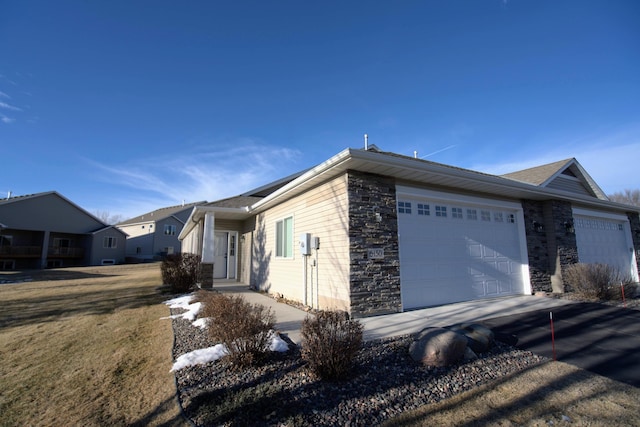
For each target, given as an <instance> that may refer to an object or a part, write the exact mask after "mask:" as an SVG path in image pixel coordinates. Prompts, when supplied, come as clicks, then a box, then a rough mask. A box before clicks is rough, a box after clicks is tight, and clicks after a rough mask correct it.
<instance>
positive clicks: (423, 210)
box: [418, 203, 431, 216]
mask: <svg viewBox="0 0 640 427" xmlns="http://www.w3.org/2000/svg"><path fill="white" fill-rule="evenodd" d="M418 215H424V216H429V215H431V212H430V211H429V205H424V204H422V203H418Z"/></svg>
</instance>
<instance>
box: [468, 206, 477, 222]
mask: <svg viewBox="0 0 640 427" xmlns="http://www.w3.org/2000/svg"><path fill="white" fill-rule="evenodd" d="M467 219H468V220H470V221H477V220H478V211H476V210H475V209H467Z"/></svg>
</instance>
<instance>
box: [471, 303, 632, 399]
mask: <svg viewBox="0 0 640 427" xmlns="http://www.w3.org/2000/svg"><path fill="white" fill-rule="evenodd" d="M549 312H553V323H554V332H555V352H556V357H557V360H559V361H562V362H565V363H569V364H571V365H575V366H578V367H580V368H582V369H585V370H588V371H591V372H594V373H596V374H600V375H603V376H605V377H608V378H611V379H614V380H617V381H621V382H624V383H627V384H631V385H633V386H635V387H640V311H638V310H631V309H624V308H620V307H611V306H606V305H602V304H593V303H572V304H566V305H562V306H556V307H549V308H547V309H542V310H536V311H528V312H523V313H517V314H511V315H508V316H500V317H495V318H492V319H485V320H483V322H482V323H483V324H485V325H486V326H488V327H490V328H491V329H493V330H494V332H496V333H498V334H506V335H515V336H516V337H517V338H518V342H517V344H516V346H517V347H518V348H522V349H526V350H530V351H532V352H534V353H536V354H539V355H543V356H546V357H549V358H553V348H552V343H551V324H550V315H549Z"/></svg>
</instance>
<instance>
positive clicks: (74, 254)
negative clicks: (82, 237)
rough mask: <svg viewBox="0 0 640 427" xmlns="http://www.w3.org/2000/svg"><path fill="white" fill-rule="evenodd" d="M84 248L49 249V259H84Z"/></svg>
mask: <svg viewBox="0 0 640 427" xmlns="http://www.w3.org/2000/svg"><path fill="white" fill-rule="evenodd" d="M83 256H84V248H68V247H49V251H48V252H47V258H82V257H83Z"/></svg>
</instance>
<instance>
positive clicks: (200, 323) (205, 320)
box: [192, 317, 210, 329]
mask: <svg viewBox="0 0 640 427" xmlns="http://www.w3.org/2000/svg"><path fill="white" fill-rule="evenodd" d="M209 320H210V318H209V317H201V318H200V319H198V320H196V321H195V322H193V323H192V325H193V326H195V327H196V328H200V329H207V327H208V326H209Z"/></svg>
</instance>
